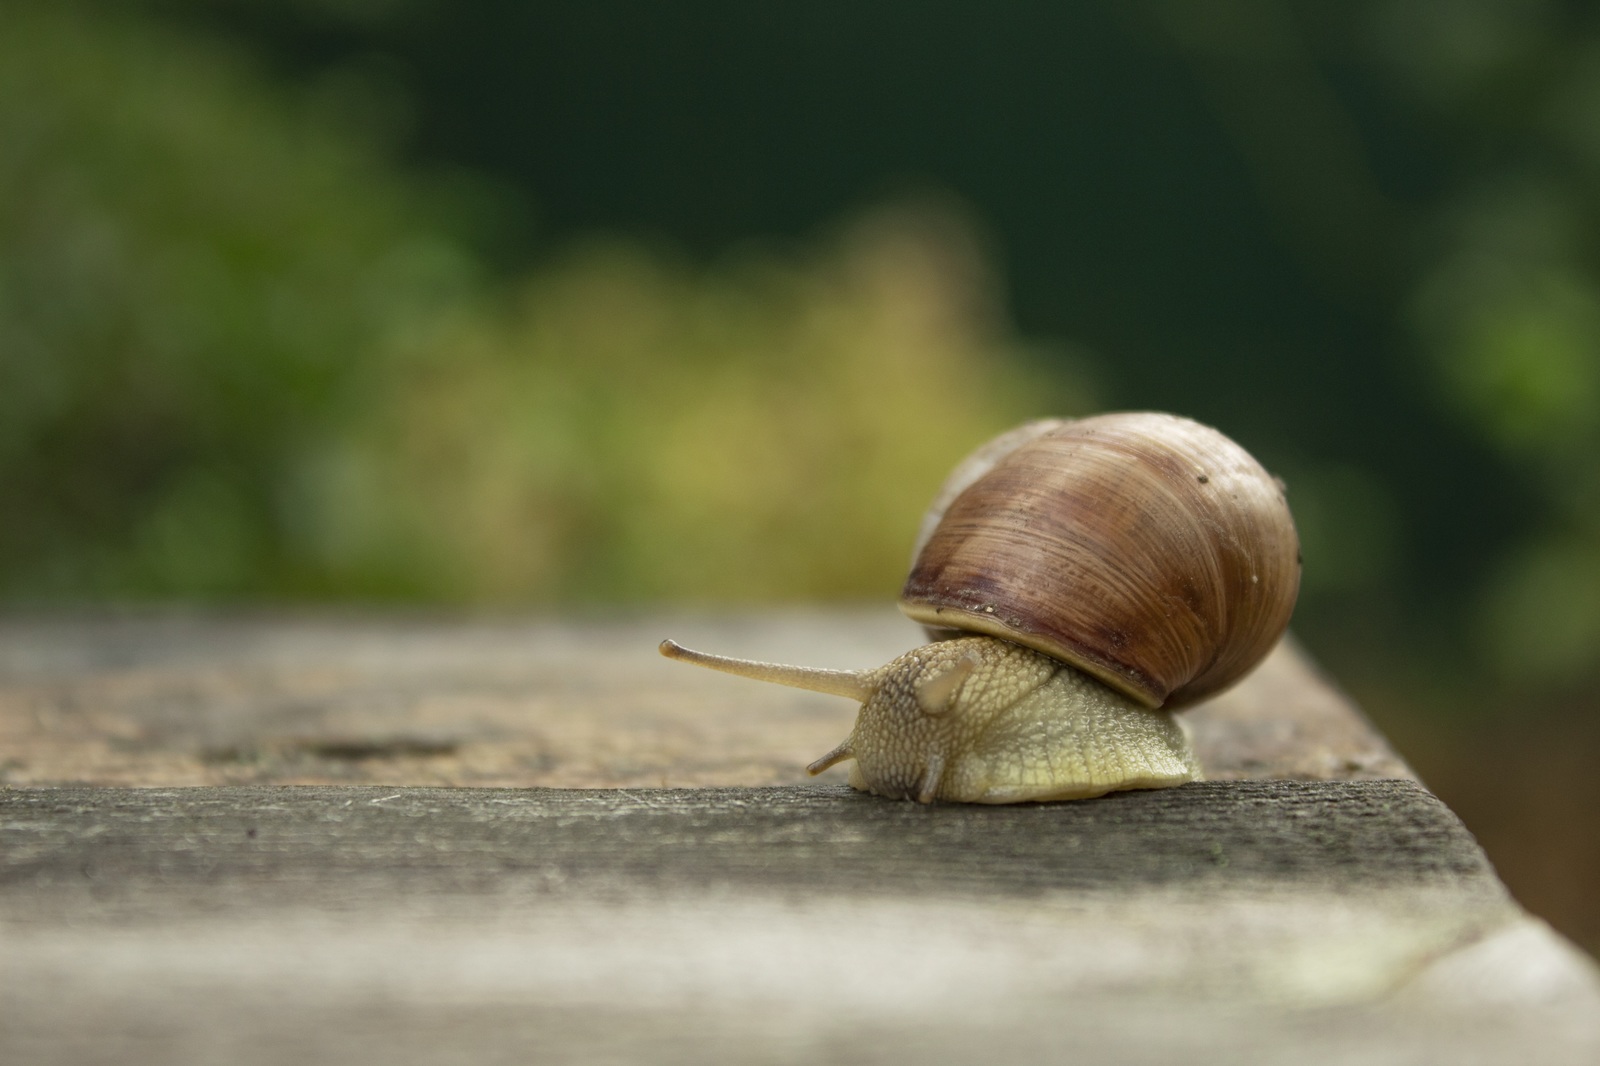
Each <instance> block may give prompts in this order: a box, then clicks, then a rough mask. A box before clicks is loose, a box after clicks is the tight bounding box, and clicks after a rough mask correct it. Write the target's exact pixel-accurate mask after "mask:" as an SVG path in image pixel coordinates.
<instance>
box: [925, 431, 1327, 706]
mask: <svg viewBox="0 0 1600 1066" xmlns="http://www.w3.org/2000/svg"><path fill="white" fill-rule="evenodd" d="M1299 590H1300V542H1299V538H1298V536H1297V535H1296V534H1295V529H1294V520H1293V518H1291V517H1290V515H1289V506H1288V504H1287V502H1285V500H1284V496H1283V486H1282V485H1281V484H1280V483H1279V482H1278V481H1277V480H1276V479H1274V478H1273V477H1272V476H1271V475H1270V474H1268V473H1267V472H1266V471H1265V470H1263V469H1262V468H1261V465H1260V464H1259V463H1257V462H1256V461H1255V460H1254V459H1253V458H1251V456H1250V454H1249V453H1248V452H1246V451H1245V450H1244V449H1243V448H1241V447H1239V445H1237V444H1235V443H1234V442H1233V441H1231V440H1229V439H1228V438H1227V437H1225V436H1223V435H1222V434H1221V433H1218V432H1217V431H1216V430H1214V429H1212V428H1210V427H1209V426H1203V425H1201V424H1200V423H1198V422H1193V421H1190V420H1189V419H1187V418H1179V417H1177V416H1175V415H1168V414H1156V413H1150V412H1126V413H1119V414H1108V415H1098V416H1096V417H1093V418H1084V419H1079V420H1076V421H1058V420H1052V421H1044V422H1032V423H1029V424H1027V425H1026V426H1021V427H1019V428H1017V429H1015V430H1012V431H1011V432H1010V433H1007V434H1005V435H1004V436H1002V437H1000V438H997V439H996V440H994V441H991V442H990V443H989V444H987V445H985V446H983V447H982V448H980V449H978V451H977V452H975V453H973V455H972V456H970V457H969V458H968V460H967V461H966V462H964V463H963V464H962V465H961V466H958V467H957V468H956V470H955V472H954V473H953V474H952V475H951V476H950V479H949V480H948V481H947V482H946V484H945V488H944V490H943V491H941V493H940V497H939V499H936V500H935V501H934V508H933V509H932V510H931V511H930V512H929V517H928V520H926V521H925V522H924V525H923V533H922V536H921V537H919V542H918V546H917V551H916V558H915V559H914V561H913V563H912V567H911V576H910V577H909V578H908V579H907V580H906V586H905V590H904V591H903V592H902V593H901V599H900V609H901V610H902V611H904V612H905V613H906V615H908V616H909V617H910V618H912V619H913V620H915V621H918V622H921V623H923V624H924V625H926V626H928V627H930V630H932V631H937V630H944V632H943V634H937V633H936V635H945V636H948V635H950V633H949V631H950V630H958V631H965V632H977V633H987V634H990V635H992V636H997V637H1002V638H1004V639H1006V640H1011V641H1015V642H1016V643H1018V644H1023V645H1026V646H1028V647H1030V648H1034V649H1036V650H1038V651H1042V652H1044V653H1045V654H1047V655H1050V656H1053V657H1054V658H1057V659H1060V660H1061V661H1063V662H1066V663H1069V664H1071V665H1073V666H1076V667H1077V668H1078V669H1080V670H1083V671H1084V672H1086V673H1088V674H1091V675H1093V676H1094V677H1097V678H1099V679H1100V680H1101V681H1103V682H1104V683H1106V684H1107V685H1110V686H1111V687H1113V688H1116V689H1118V690H1120V691H1122V692H1124V693H1126V694H1127V695H1129V696H1131V697H1133V698H1134V699H1136V700H1139V701H1140V702H1141V703H1144V704H1145V705H1147V706H1150V707H1159V706H1167V707H1169V708H1176V707H1181V706H1185V705H1187V704H1191V703H1195V702H1197V701H1199V700H1201V699H1204V698H1205V697H1207V696H1209V695H1212V694H1214V693H1216V692H1219V691H1221V690H1222V689H1224V688H1226V687H1228V686H1229V685H1231V684H1233V683H1234V682H1235V681H1237V680H1239V679H1240V678H1241V677H1243V676H1244V675H1245V674H1247V673H1249V671H1250V670H1251V669H1252V668H1253V667H1254V666H1255V665H1256V664H1257V663H1258V662H1260V661H1261V659H1262V658H1264V657H1265V656H1266V654H1267V652H1269V651H1271V650H1272V647H1273V645H1274V644H1276V643H1277V641H1278V638H1279V637H1280V636H1282V634H1283V631H1284V629H1285V628H1286V627H1287V626H1288V624H1289V615H1290V614H1291V613H1292V612H1293V610H1294V602H1295V597H1296V596H1297V595H1298V593H1299Z"/></svg>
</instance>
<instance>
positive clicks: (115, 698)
mask: <svg viewBox="0 0 1600 1066" xmlns="http://www.w3.org/2000/svg"><path fill="white" fill-rule="evenodd" d="M664 636H676V637H680V638H682V639H683V640H684V641H685V642H686V643H691V644H695V645H703V646H705V647H708V648H712V649H716V650H721V651H724V652H726V653H729V654H735V655H747V656H752V657H757V658H766V659H789V660H792V661H798V662H807V663H814V664H817V665H826V666H838V667H846V668H857V667H866V666H876V665H879V664H881V663H883V662H887V661H888V660H889V659H891V658H893V657H894V656H896V655H898V654H900V653H901V652H903V651H905V650H906V649H908V648H910V647H913V646H914V645H915V644H916V643H918V641H919V639H920V631H919V630H918V629H917V628H916V627H915V626H913V625H911V624H910V623H909V622H906V621H905V620H904V619H902V618H900V617H899V615H898V614H896V613H895V612H894V611H892V610H870V611H869V610H857V611H847V610H835V611H793V612H783V613H777V612H760V613H750V614H746V615H742V616H740V615H735V616H715V617H712V616H705V615H678V616H670V617H659V618H636V619H611V620H600V619H595V620H589V621H578V622H556V621H550V620H534V621H525V620H499V621H496V620H478V621H471V620H467V621H462V620H439V619H431V618H410V619H407V618H396V617H387V616H348V617H335V616H327V615H318V616H311V617H298V618H297V617H288V616H262V615H211V614H202V615H186V614H181V613H176V614H175V613H163V614H135V615H126V616H105V615H89V616H56V617H14V618H10V619H0V784H8V783H9V784H14V785H41V784H106V785H139V786H148V785H208V784H211V785H216V784H341V783H343V784H358V783H373V784H379V783H382V784H408V785H467V786H472V785H479V786H484V785H494V786H516V787H558V788H595V787H615V788H635V787H640V788H659V787H684V786H719V785H722V786H733V785H738V786H762V785H779V784H799V783H804V782H806V781H807V780H809V779H808V778H807V776H806V774H805V766H806V764H807V763H809V762H810V761H811V760H812V759H815V758H816V757H817V756H818V755H821V754H822V753H823V752H825V751H827V750H829V749H830V748H832V747H833V746H834V745H835V744H836V743H838V741H839V740H840V739H841V738H842V737H843V736H844V735H845V734H846V733H848V731H849V729H850V724H851V722H852V721H853V719H854V708H853V707H852V706H851V705H850V704H849V703H848V702H846V701H843V700H838V699H834V698H830V697H826V696H817V695H815V694H812V693H806V692H797V691H794V690H792V689H783V688H779V687H776V686H766V685H758V684H755V683H753V682H748V681H741V680H738V679H734V678H728V677H723V676H721V675H717V674H712V673H709V672H706V671H701V670H697V669H694V668H692V667H686V666H684V665H682V664H678V663H671V662H668V661H666V660H664V659H662V658H660V656H658V655H657V654H656V650H655V649H656V645H657V643H659V641H660V640H661V639H662V638H663V637H664ZM1184 718H1185V721H1186V722H1187V723H1188V724H1189V725H1190V727H1191V728H1192V732H1193V734H1194V738H1195V745H1196V748H1197V750H1198V752H1199V754H1200V757H1201V760H1202V763H1203V764H1204V766H1205V768H1206V772H1207V775H1208V776H1209V777H1210V778H1212V779H1213V780H1229V779H1238V778H1285V777H1287V778H1300V779H1311V780H1341V779H1375V778H1385V777H1406V776H1410V771H1409V769H1408V768H1407V767H1406V766H1405V764H1404V763H1403V762H1402V761H1401V760H1400V759H1399V758H1398V757H1397V756H1395V754H1394V753H1393V751H1391V750H1390V749H1389V747H1388V745H1387V744H1386V743H1385V742H1384V740H1383V738H1382V737H1381V736H1379V735H1378V734H1377V732H1376V731H1375V730H1373V729H1372V727H1371V726H1370V725H1369V724H1368V723H1367V722H1366V721H1365V719H1364V718H1362V716H1361V715H1360V713H1359V712H1358V711H1357V710H1356V709H1355V708H1354V707H1353V706H1351V705H1350V703H1349V702H1348V701H1347V700H1345V699H1343V698H1342V697H1341V696H1340V695H1339V694H1338V693H1337V692H1336V691H1334V690H1333V689H1332V688H1331V687H1330V686H1329V685H1328V684H1327V683H1326V682H1325V681H1324V680H1323V679H1322V678H1320V677H1319V676H1318V675H1317V674H1316V672H1315V671H1314V669H1313V668H1312V667H1311V666H1310V665H1309V664H1308V662H1307V661H1306V659H1305V657H1304V656H1303V655H1301V654H1300V653H1299V652H1298V650H1297V649H1295V648H1294V647H1293V646H1292V645H1289V644H1286V645H1285V646H1284V647H1282V648H1280V649H1279V650H1278V652H1276V653H1275V654H1274V655H1273V656H1272V657H1271V658H1269V659H1268V661H1267V662H1266V663H1265V664H1263V666H1262V668H1261V669H1260V670H1258V671H1257V672H1256V673H1255V674H1254V675H1252V676H1251V677H1250V678H1249V679H1247V680H1246V681H1245V682H1243V683H1242V684H1240V685H1239V686H1237V687H1236V688H1234V689H1233V690H1232V691H1230V692H1228V693H1226V694H1224V695H1223V696H1221V697H1219V698H1218V699H1216V700H1213V701H1212V702H1211V703H1209V704H1207V705H1205V706H1203V707H1199V708H1196V709H1195V710H1192V711H1190V712H1187V713H1186V714H1185V716H1184ZM845 772H846V771H845V768H843V767H841V768H837V769H835V770H833V771H830V773H829V775H828V776H827V777H826V778H824V780H825V781H832V782H842V781H843V780H844V775H845Z"/></svg>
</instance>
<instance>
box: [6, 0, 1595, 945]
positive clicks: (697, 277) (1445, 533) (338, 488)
mask: <svg viewBox="0 0 1600 1066" xmlns="http://www.w3.org/2000/svg"><path fill="white" fill-rule="evenodd" d="M0 18H3V22H4V30H3V32H0V508H3V512H4V515H5V521H4V522H3V523H0V599H3V601H4V602H5V603H7V604H9V605H10V607H11V609H13V610H21V609H29V608H34V607H37V606H39V605H53V604H62V603H67V604H72V603H83V602H97V603H98V602H106V601H114V602H129V601H133V602H138V601H169V600H174V599H178V600H184V601H207V602H228V603H237V602H241V601H246V602H258V601H259V602H287V601H335V600H337V601H359V602H375V601H387V602H399V603H447V604H463V605H504V606H509V607H516V608H526V607H536V608H550V607H554V606H556V605H574V604H589V605H614V604H634V603H641V602H683V601H686V600H694V601H701V602H757V601H760V602H771V601H778V600H799V599H807V598H842V597H849V598H860V599H870V600H878V601H883V602H888V601H889V600H890V599H892V597H893V596H894V594H895V592H896V590H897V588H898V585H899V581H900V579H901V577H902V574H903V567H904V564H905V557H906V554H907V552H908V550H909V542H910V538H911V536H912V533H913V531H914V529H915V527H916V518H917V515H918V513H919V511H920V509H921V507H922V506H923V504H924V502H925V500H926V498H927V497H928V496H929V495H930V494H931V492H932V490H933V487H934V486H935V485H936V484H937V483H938V481H939V480H940V478H941V477H942V475H943V473H944V471H945V470H946V469H947V468H948V466H949V465H950V464H951V463H952V462H953V461H954V460H955V459H956V458H958V457H959V456H960V455H962V454H963V453H964V452H965V451H967V450H968V449H969V448H970V447H972V446H973V445H974V444H975V443H977V442H978V441H980V440H982V439H983V438H985V437H986V436H988V435H990V434H992V433H994V432H996V431H998V430H1000V429H1002V428H1004V427H1006V426H1008V425H1010V424H1012V423H1013V422H1016V421H1019V420H1021V419H1023V418H1026V417H1031V416H1036V415H1041V414H1076V413H1086V412H1090V411H1094V410H1101V409H1111V408H1157V409H1167V410H1172V411H1176V412H1180V413H1183V414H1187V415H1191V416H1193V417H1196V418H1199V419H1201V420H1203V421H1207V422H1210V423H1212V424H1214V425H1217V426H1219V427H1220V428H1222V429H1223V430H1224V431H1226V432H1227V433H1229V434H1230V435H1231V436H1233V437H1235V438H1236V439H1238V440H1239V441H1240V442H1241V443H1243V444H1245V445H1246V446H1247V447H1248V448H1250V449H1251V450H1252V451H1254V452H1255V453H1256V454H1257V455H1258V456H1259V457H1260V458H1261V459H1262V460H1263V461H1264V462H1265V463H1266V464H1267V465H1268V466H1269V468H1271V469H1273V470H1274V471H1275V472H1277V473H1279V474H1280V475H1281V476H1283V477H1284V478H1285V479H1286V481H1287V482H1288V484H1289V486H1290V500H1291V503H1292V505H1293V507H1294V510H1295V514H1296V517H1297V520H1298V522H1299V524H1300V527H1301V533H1302V538H1303V541H1304V549H1305V550H1304V555H1305V564H1306V566H1305V576H1306V580H1305V587H1304V592H1303V595H1302V600H1301V605H1300V608H1299V611H1298V613H1297V616H1296V620H1295V628H1296V630H1297V632H1298V633H1299V634H1300V636H1301V638H1302V639H1303V641H1304V642H1305V643H1306V644H1307V645H1308V646H1309V647H1310V648H1311V649H1312V651H1313V653H1314V654H1315V655H1316V656H1317V657H1318V658H1319V659H1321V661H1322V662H1323V663H1324V664H1326V665H1327V666H1328V667H1329V669H1330V671H1331V672H1332V673H1333V674H1334V675H1335V676H1337V677H1338V678H1339V679H1340V681H1341V682H1342V683H1343V684H1345V685H1346V686H1347V687H1349V688H1350V689H1352V690H1353V691H1354V692H1355V693H1356V694H1357V696H1358V697H1359V698H1360V699H1361V700H1362V702H1363V703H1364V705H1365V706H1366V707H1367V709H1368V710H1369V712H1370V713H1371V714H1372V715H1373V716H1374V717H1375V718H1376V719H1377V720H1378V722H1379V724H1380V725H1381V726H1382V727H1383V728H1385V729H1386V730H1387V731H1388V732H1389V733H1390V735H1391V736H1392V737H1394V738H1395V739H1396V740H1397V743H1398V744H1399V746H1400V748H1401V750H1402V751H1403V752H1404V753H1405V754H1406V755H1407V756H1408V757H1409V758H1410V759H1411V760H1412V761H1413V762H1414V763H1415V764H1416V766H1417V767H1418V769H1419V770H1420V771H1421V773H1422V774H1423V776H1424V778H1425V779H1426V780H1427V781H1428V782H1429V783H1430V785H1432V786H1433V787H1434V788H1435V790H1436V791H1438V792H1439V793H1440V794H1441V795H1443V796H1444V798H1445V799H1446V800H1447V801H1448V802H1450V804H1451V805H1452V806H1453V807H1454V808H1455V809H1456V810H1457V811H1459V812H1460V813H1461V814H1462V815H1463V817H1464V818H1465V819H1466V820H1467V822H1468V824H1469V825H1470V826H1471V827H1472V828H1473V829H1474V830H1475V831H1476V832H1477V833H1478V835H1479V837H1480V839H1481V840H1482V841H1483V842H1484V844H1485V846H1486V847H1487V848H1488V850H1489V852H1490V855H1491V857H1492V858H1494V859H1495V861H1496V862H1497V864H1498V865H1499V867H1500V869H1501V871H1502V874H1503V875H1504V876H1505V878H1506V880H1507V881H1508V883H1510V884H1511V886H1512V888H1513V889H1514V890H1515V891H1516V892H1517V894H1518V895H1519V897H1520V898H1522V899H1523V901H1524V902H1526V903H1527V904H1528V905H1529V906H1530V907H1532V908H1533V909H1534V910H1536V911H1537V912H1539V913H1541V914H1543V915H1545V916H1546V917H1548V918H1550V919H1551V920H1552V921H1554V922H1555V923H1556V924H1557V925H1558V926H1559V927H1560V928H1562V929H1563V930H1564V931H1566V932H1567V933H1568V934H1569V935H1571V936H1573V937H1574V938H1576V939H1577V940H1579V941H1580V942H1581V943H1583V944H1585V945H1586V946H1587V947H1588V948H1589V949H1590V950H1591V951H1595V950H1600V904H1597V903H1596V901H1597V900H1600V785H1597V783H1596V781H1597V777H1600V775H1596V774H1595V773H1594V771H1593V767H1594V765H1595V762H1596V760H1597V759H1600V722H1597V718H1596V712H1597V710H1600V8H1597V7H1596V6H1595V5H1592V4H1583V3H1577V2H1567V3H1561V2H1556V0H1340V2H1337V3H1336V2H1331V0H1323V2H1314V0H1298V2H1290V0H1206V2H1199V0H1076V2H1073V3H1045V2H1040V0H996V2H995V3H991V4H987V5H983V6H982V7H981V8H979V7H975V6H971V5H950V4H938V3H928V2H927V0H922V2H919V3H911V2H908V0H875V2H872V3H861V2H859V0H857V2H852V3H843V2H839V0H808V2H807V3H804V4H798V3H784V2H777V3H766V4H750V3H748V2H735V0H678V2H677V3H674V4H671V5H664V4H654V3H644V2H641V0H582V2H579V0H554V2H545V3H537V4H534V3H526V2H516V0H471V2H465V0H458V2H456V3H444V2H443V0H292V2H291V0H211V2H202V0H141V2H135V0H121V2H117V3H112V2H110V0H105V2H102V3H92V2H64V0H52V2H44V0H40V2H37V3H32V2H27V0H0Z"/></svg>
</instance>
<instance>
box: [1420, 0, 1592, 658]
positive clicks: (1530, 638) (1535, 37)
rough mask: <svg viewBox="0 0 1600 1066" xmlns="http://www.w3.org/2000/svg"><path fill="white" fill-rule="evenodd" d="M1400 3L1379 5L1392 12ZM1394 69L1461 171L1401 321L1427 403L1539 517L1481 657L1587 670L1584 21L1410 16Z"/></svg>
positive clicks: (1510, 569)
mask: <svg viewBox="0 0 1600 1066" xmlns="http://www.w3.org/2000/svg"><path fill="white" fill-rule="evenodd" d="M1400 7H1401V5H1394V8H1395V9H1399V8H1400ZM1409 16H1410V18H1411V19H1413V20H1416V22H1415V23H1414V24H1412V25H1411V26H1410V28H1411V29H1412V30H1415V31H1419V32H1415V33H1412V34H1410V35H1408V36H1407V38H1406V40H1407V48H1406V49H1405V50H1403V51H1402V50H1400V49H1398V48H1397V49H1395V51H1394V52H1393V56H1394V59H1395V62H1396V66H1397V69H1399V70H1401V71H1403V72H1404V73H1406V74H1407V75H1409V78H1408V79H1406V80H1407V84H1409V85H1410V86H1411V87H1412V88H1413V89H1415V90H1416V91H1418V93H1419V95H1421V96H1422V97H1423V98H1424V99H1426V100H1427V101H1428V102H1429V104H1430V106H1431V107H1432V108H1433V109H1434V112H1435V113H1436V114H1437V115H1438V116H1439V118H1440V120H1441V121H1442V122H1447V123H1450V124H1453V125H1456V126H1458V127H1460V128H1463V129H1466V130H1470V131H1471V132H1472V135H1473V136H1474V138H1475V139H1477V141H1478V142H1479V143H1478V145H1477V153H1476V155H1477V158H1478V160H1479V161H1478V162H1476V163H1475V165H1473V166H1472V167H1470V168H1466V170H1465V173H1464V174H1463V176H1462V178H1461V180H1460V182H1459V185H1458V187H1457V188H1455V189H1454V190H1453V191H1452V194H1451V195H1450V196H1449V197H1447V198H1446V200H1445V202H1444V203H1443V204H1442V205H1441V207H1440V208H1439V210H1438V211H1437V213H1436V215H1435V219H1434V224H1433V234H1434V238H1433V242H1432V243H1433V246H1434V247H1435V248H1436V249H1437V254H1436V256H1435V258H1434V259H1433V262H1432V263H1431V264H1430V266H1429V267H1428V269H1427V270H1425V271H1424V272H1423V275H1422V276H1421V278H1420V279H1419V282H1418V284H1417V287H1416V290H1415V292H1416V295H1415V298H1414V300H1413V320H1414V321H1415V323H1416V325H1417V328H1418V331H1419V335H1420V336H1421V337H1422V339H1423V342H1424V344H1425V346H1426V349H1427V351H1428V353H1429V355H1430V356H1431V364H1432V367H1431V368H1432V371H1433V373H1434V374H1435V375H1436V380H1437V381H1438V383H1439V386H1440V391H1441V394H1442V395H1443V396H1444V397H1445V399H1446V400H1447V401H1448V402H1449V403H1450V404H1452V405H1453V406H1454V407H1455V409H1456V410H1457V411H1459V412H1460V413H1461V415H1462V416H1463V417H1465V418H1468V419H1470V420H1471V421H1472V423H1473V424H1474V425H1475V426H1476V427H1477V428H1478V430H1479V432H1480V433H1481V434H1482V436H1483V439H1484V440H1486V441H1487V442H1488V443H1489V444H1490V445H1491V446H1492V447H1493V448H1495V449H1496V450H1497V451H1499V452H1500V453H1501V454H1502V455H1503V456H1504V457H1505V458H1506V460H1507V462H1508V463H1509V464H1510V465H1511V467H1512V468H1513V469H1515V470H1518V471H1519V472H1520V473H1521V474H1522V475H1523V476H1524V477H1525V478H1526V482H1527V485H1528V486H1529V488H1530V489H1531V490H1532V492H1533V494H1534V495H1535V498H1537V499H1539V500H1540V501H1541V503H1542V504H1543V505H1544V507H1545V508H1547V514H1548V517H1547V519H1546V520H1545V521H1544V522H1542V523H1541V524H1540V526H1539V528H1538V529H1537V530H1536V531H1535V532H1534V534H1533V535H1532V536H1531V537H1529V538H1527V539H1526V540H1525V541H1524V542H1523V543H1521V544H1519V545H1516V546H1514V547H1513V548H1512V549H1511V551H1510V552H1509V553H1508V554H1507V555H1506V557H1505V558H1504V559H1503V560H1502V562H1501V564H1500V565H1499V566H1498V568H1497V569H1496V571H1495V572H1494V573H1492V574H1490V575H1489V576H1488V579H1487V580H1486V581H1485V582H1484V586H1483V589H1482V593H1481V596H1480V604H1479V606H1480V610H1479V623H1478V630H1479V633H1480V637H1481V641H1480V646H1481V649H1482V655H1483V658H1484V660H1485V661H1486V662H1487V663H1488V664H1489V665H1491V666H1493V667H1495V668H1497V669H1498V670H1500V671H1501V672H1502V673H1503V674H1504V675H1505V676H1507V677H1509V678H1513V679H1515V680H1518V681H1521V682H1529V681H1534V682H1549V683H1556V684H1564V683H1571V682H1574V681H1580V680H1586V679H1588V680H1592V679H1594V678H1595V677H1596V671H1597V669H1600V667H1597V663H1600V134H1597V132H1596V131H1597V130H1600V27H1597V26H1595V25H1594V24H1593V22H1592V20H1590V22H1589V23H1588V24H1587V25H1586V24H1584V23H1582V22H1579V23H1576V24H1574V23H1573V22H1572V21H1570V20H1569V18H1568V17H1567V14H1566V13H1565V12H1564V11H1563V9H1562V8H1561V7H1560V6H1559V5H1553V4H1545V3H1530V2H1521V3H1512V2H1508V0H1476V2H1474V3H1471V4H1467V5H1465V6H1457V5H1435V6H1432V7H1429V6H1426V5H1423V6H1420V7H1417V8H1412V9H1410V10H1409Z"/></svg>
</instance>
